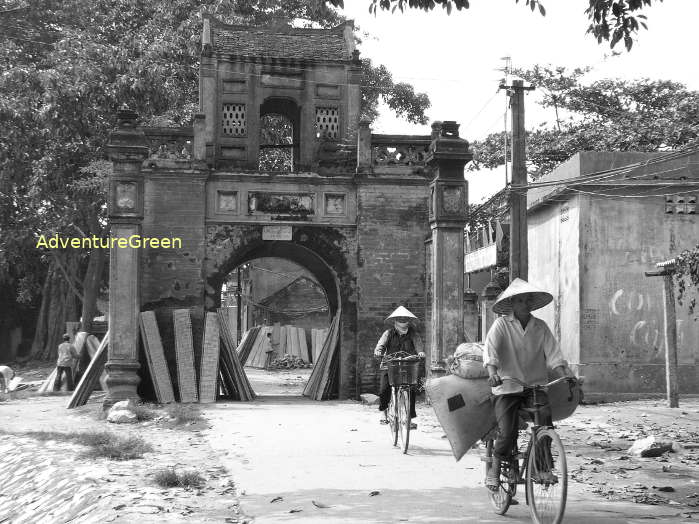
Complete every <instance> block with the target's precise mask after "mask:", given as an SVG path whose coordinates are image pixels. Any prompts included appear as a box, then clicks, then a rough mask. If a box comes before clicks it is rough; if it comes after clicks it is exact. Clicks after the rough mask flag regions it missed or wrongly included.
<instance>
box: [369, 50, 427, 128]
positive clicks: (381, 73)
mask: <svg viewBox="0 0 699 524" xmlns="http://www.w3.org/2000/svg"><path fill="white" fill-rule="evenodd" d="M361 95H362V102H361V104H362V105H361V107H362V115H363V116H366V117H367V118H369V119H370V120H372V121H373V120H375V119H376V117H377V116H378V114H379V101H380V100H383V102H384V103H385V104H386V105H387V106H388V107H389V108H390V109H391V110H392V111H393V112H394V113H395V114H396V115H398V116H399V117H402V118H405V119H406V120H407V121H408V122H410V123H413V124H423V125H424V124H427V122H428V119H427V115H426V111H427V109H429V107H430V99H429V97H428V96H427V95H426V94H425V93H415V89H414V88H413V86H411V85H410V84H406V83H404V82H398V83H396V82H394V80H393V76H392V75H391V72H390V71H389V70H388V69H387V68H386V66H384V65H379V66H374V65H373V64H372V63H371V60H369V59H367V58H365V59H363V60H362V83H361Z"/></svg>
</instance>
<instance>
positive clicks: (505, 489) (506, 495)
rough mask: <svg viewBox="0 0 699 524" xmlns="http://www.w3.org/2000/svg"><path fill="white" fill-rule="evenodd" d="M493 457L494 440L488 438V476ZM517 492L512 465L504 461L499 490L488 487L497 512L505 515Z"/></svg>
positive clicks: (491, 503)
mask: <svg viewBox="0 0 699 524" xmlns="http://www.w3.org/2000/svg"><path fill="white" fill-rule="evenodd" d="M492 458H493V441H492V440H488V441H487V442H486V444H485V475H486V477H487V476H488V472H489V471H490V468H491V467H492ZM516 492H517V484H516V483H511V482H510V465H508V464H505V463H503V464H502V466H501V468H500V486H499V487H498V489H497V491H492V490H491V489H488V498H489V499H490V505H491V506H493V509H494V510H495V513H497V514H498V515H504V514H505V513H507V510H508V509H509V508H510V504H511V503H512V497H513V496H514V495H515V493H516Z"/></svg>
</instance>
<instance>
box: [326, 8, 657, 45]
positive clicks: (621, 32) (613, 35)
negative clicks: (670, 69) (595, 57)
mask: <svg viewBox="0 0 699 524" xmlns="http://www.w3.org/2000/svg"><path fill="white" fill-rule="evenodd" d="M327 1H328V2H329V3H330V4H332V5H334V6H340V7H341V6H342V5H343V0H327ZM662 1H663V0H589V4H588V7H587V9H586V10H585V14H586V15H587V17H588V19H589V20H590V26H589V27H588V29H587V32H588V33H589V34H591V35H592V36H593V37H595V38H596V39H597V42H598V43H602V42H603V41H606V42H609V44H610V47H612V48H613V47H614V46H615V45H616V44H617V43H618V42H620V41H622V40H623V42H624V46H625V47H626V49H627V50H628V51H630V50H631V47H632V46H633V37H634V36H635V35H636V34H637V33H638V30H639V28H640V27H643V28H644V29H647V28H648V27H647V25H646V16H645V15H643V14H639V12H640V11H641V10H642V9H643V8H644V7H648V6H650V5H652V4H653V3H654V2H655V3H656V4H658V3H660V2H662ZM519 2H520V0H515V3H519ZM522 4H523V5H525V6H529V8H530V9H531V10H532V11H537V10H538V11H539V13H540V14H541V16H545V15H546V9H545V8H544V6H543V5H542V3H541V2H540V1H539V0H523V1H522ZM437 6H441V7H442V8H443V9H444V10H445V11H446V12H447V14H451V13H452V11H453V9H456V10H457V11H461V10H462V9H468V8H469V7H470V2H469V0H371V4H370V5H369V12H370V13H376V12H377V11H378V10H379V9H383V10H386V11H389V10H390V11H391V12H395V11H396V10H399V11H401V12H403V11H404V10H405V9H406V8H413V9H422V10H423V11H432V10H433V9H434V8H436V7H437Z"/></svg>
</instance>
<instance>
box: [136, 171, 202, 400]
mask: <svg viewBox="0 0 699 524" xmlns="http://www.w3.org/2000/svg"><path fill="white" fill-rule="evenodd" d="M145 178H146V183H145V202H144V203H145V215H144V218H143V236H144V237H145V236H148V237H158V238H165V237H167V238H180V239H181V240H182V247H181V248H158V249H152V248H149V249H145V250H143V252H142V255H141V269H142V278H141V310H142V311H148V310H154V311H155V312H156V317H157V320H158V328H159V329H160V336H161V338H162V341H163V348H164V350H165V358H166V360H167V362H168V368H169V370H170V376H171V377H172V380H173V385H174V387H175V391H177V372H176V370H177V365H176V362H175V349H174V348H175V338H174V336H175V335H174V327H173V322H172V311H173V310H175V309H184V308H189V309H190V314H191V317H192V335H193V341H194V354H195V367H196V369H197V372H198V370H199V359H200V356H201V341H202V333H203V325H204V308H203V303H204V282H203V280H202V274H201V271H202V269H201V268H202V264H203V262H204V256H205V249H204V246H205V226H204V216H205V211H206V208H205V206H206V198H205V196H206V193H205V178H204V176H203V175H201V174H198V173H192V172H184V173H182V172H179V173H177V174H176V175H172V176H167V175H165V174H159V175H157V176H150V174H149V173H148V172H146V173H145ZM142 368H143V372H147V367H146V366H142Z"/></svg>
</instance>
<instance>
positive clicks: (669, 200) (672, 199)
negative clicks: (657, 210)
mask: <svg viewBox="0 0 699 524" xmlns="http://www.w3.org/2000/svg"><path fill="white" fill-rule="evenodd" d="M696 212H697V196H696V195H666V196H665V213H667V214H669V215H694V214H696Z"/></svg>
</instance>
